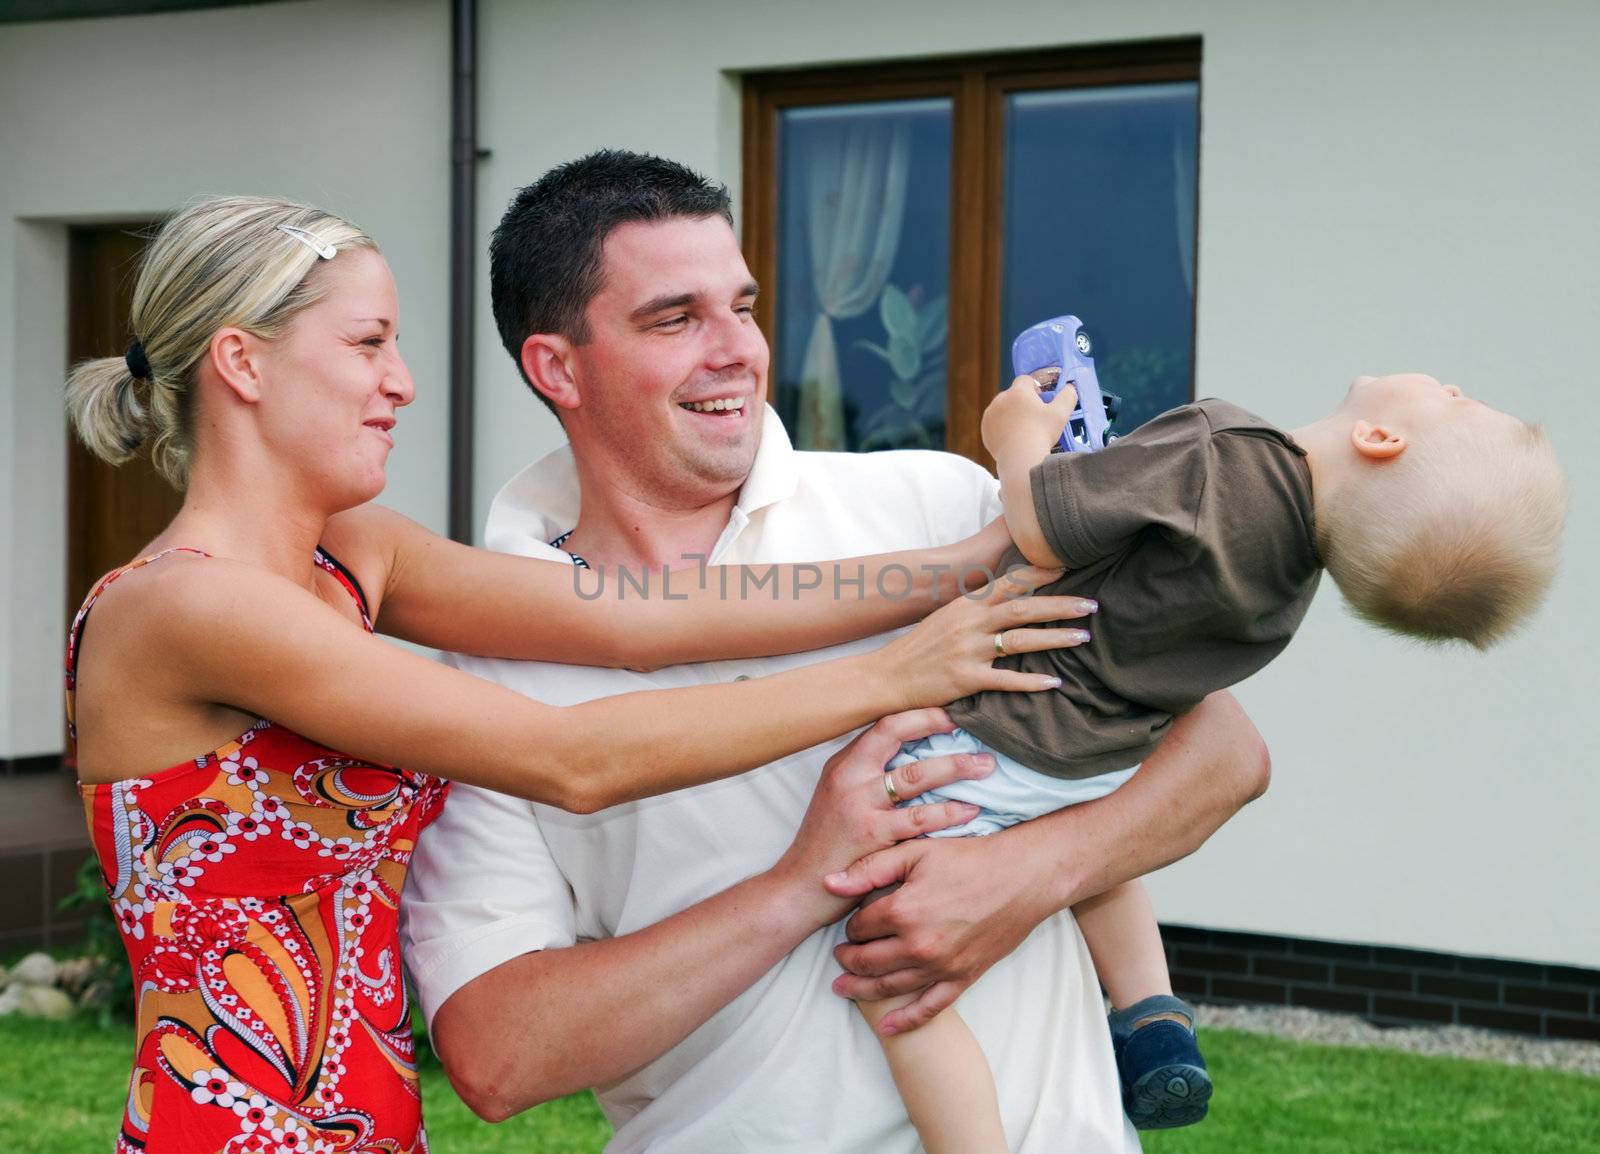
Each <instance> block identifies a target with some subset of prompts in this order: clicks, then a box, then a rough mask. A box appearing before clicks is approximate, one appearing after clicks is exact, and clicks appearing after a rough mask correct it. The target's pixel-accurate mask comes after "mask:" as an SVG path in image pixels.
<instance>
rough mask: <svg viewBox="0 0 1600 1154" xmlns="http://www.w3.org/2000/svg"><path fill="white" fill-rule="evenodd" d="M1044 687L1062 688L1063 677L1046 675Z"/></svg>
mask: <svg viewBox="0 0 1600 1154" xmlns="http://www.w3.org/2000/svg"><path fill="white" fill-rule="evenodd" d="M1044 687H1045V688H1046V689H1060V688H1061V678H1059V677H1046V678H1045V679H1044Z"/></svg>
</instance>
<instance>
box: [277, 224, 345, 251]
mask: <svg viewBox="0 0 1600 1154" xmlns="http://www.w3.org/2000/svg"><path fill="white" fill-rule="evenodd" d="M278 230H279V231H280V232H286V233H288V234H289V235H290V236H292V237H294V238H295V240H297V241H299V242H300V243H301V244H303V245H305V246H306V247H307V248H309V249H310V250H311V251H312V252H314V253H316V254H317V255H318V256H320V257H321V258H322V259H323V260H332V259H333V258H334V257H335V256H336V255H338V250H337V249H335V248H334V247H333V246H332V245H331V244H323V243H322V241H320V240H319V239H317V237H316V236H315V235H313V234H312V233H309V232H307V231H306V230H305V229H303V228H296V227H295V226H294V225H292V224H280V225H279V226H278Z"/></svg>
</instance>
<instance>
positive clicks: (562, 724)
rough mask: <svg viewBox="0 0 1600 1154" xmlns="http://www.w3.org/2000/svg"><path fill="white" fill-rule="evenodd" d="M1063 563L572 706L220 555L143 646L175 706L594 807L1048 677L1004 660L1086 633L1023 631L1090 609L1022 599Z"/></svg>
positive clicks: (154, 619)
mask: <svg viewBox="0 0 1600 1154" xmlns="http://www.w3.org/2000/svg"><path fill="white" fill-rule="evenodd" d="M1051 576H1052V574H1049V573H1046V572H1044V571H1039V570H1024V571H1022V572H1020V573H1018V574H1016V576H1015V579H1014V580H1013V581H1011V582H1010V583H1008V587H1007V588H1006V589H1005V590H1003V591H1002V590H996V591H995V592H993V593H992V594H991V595H990V596H989V597H988V598H987V599H986V600H984V601H982V602H979V601H974V600H972V599H969V598H965V597H963V598H959V599H958V600H957V601H956V602H954V603H952V604H950V605H947V606H945V607H944V608H943V609H941V610H939V611H938V612H937V613H935V614H934V615H933V616H932V617H931V618H930V619H929V620H928V621H926V622H923V623H922V624H921V625H919V626H918V627H917V628H916V629H913V630H912V631H911V632H909V633H907V634H905V635H903V636H901V637H898V638H896V639H895V640H894V641H892V642H890V643H889V644H888V645H887V646H884V647H883V648H882V649H878V650H875V651H873V652H871V653H867V654H862V655H860V656H855V657H848V658H843V659H839V660H836V661H830V662H823V663H817V664H814V665H809V666H806V667H804V668H801V669H796V670H792V671H789V672H786V673H782V674H778V675H775V676H771V677H760V678H755V679H752V680H749V681H745V682H739V683H730V684H726V685H708V686H695V687H691V688H685V689H673V690H661V691H655V692H649V693H630V694H623V695H620V696H617V697H609V698H604V699H602V700H599V701H592V702H587V703H585V704H582V705H575V706H571V707H568V708H564V709H558V708H554V707H552V706H548V705H543V704H541V703H539V702H537V701H532V700H529V699H528V698H525V697H523V696H521V695H520V694H517V693H513V692H512V691H510V690H508V689H505V688H502V687H500V686H497V685H493V684H490V683H488V682H485V681H481V680H479V679H477V678H474V677H470V676H468V675H466V674H464V673H461V672H459V671H457V670H454V669H449V668H447V667H445V666H443V665H440V664H439V663H437V662H434V661H429V660H427V659H425V658H422V657H419V656H417V655H415V654H412V653H410V652H407V651H405V650H403V649H400V648H399V647H397V646H394V645H391V644H389V643H388V642H385V641H383V640H382V639H380V638H377V637H374V636H372V635H370V634H367V633H365V632H363V631H362V630H360V629H359V628H357V627H355V626H353V625H352V623H351V622H350V621H348V620H347V619H346V618H344V617H343V616H341V615H340V614H339V613H338V612H337V611H336V610H335V609H333V608H331V607H329V606H328V605H326V604H324V603H323V602H322V601H321V600H319V599H318V598H317V597H316V596H314V595H313V594H311V593H309V592H308V591H306V590H305V589H302V588H301V587H299V586H298V585H295V584H294V583H293V582H290V581H287V580H285V579H283V578H281V577H278V576H275V575H273V574H271V573H267V572H265V571H264V570H260V569H256V568H254V567H252V566H249V565H244V564H240V563H237V562H232V561H224V560H220V559H209V558H208V559H200V558H193V559H184V560H182V561H180V562H179V563H177V564H173V565H171V566H170V567H168V568H167V571H166V572H165V573H163V574H161V575H160V577H161V580H162V588H161V590H160V597H159V598H158V599H157V598H152V599H151V601H150V603H149V605H148V607H147V608H146V610H145V611H144V613H143V614H142V617H141V620H143V621H144V622H146V623H147V624H146V626H145V627H144V628H141V629H140V630H139V634H140V637H139V643H140V644H141V645H143V646H145V647H146V651H147V652H148V655H149V664H148V668H149V669H150V675H149V676H150V679H151V680H153V681H155V682H156V684H148V683H147V685H146V690H147V692H152V693H155V694H157V695H158V696H159V697H163V698H165V699H167V700H169V701H172V702H174V703H178V704H184V703H187V704H192V705H194V706H196V707H203V706H208V705H216V704H221V705H226V706H229V707H232V708H234V709H238V710H242V711H244V712H247V713H251V714H255V715H258V716H262V717H268V718H271V719H272V720H273V721H275V722H278V723H279V724H282V725H285V726H288V727H289V728H291V729H293V730H295V731H296V732H299V733H303V734H304V735H306V736H307V737H309V738H311V739H312V740H314V741H318V742H321V743H323V744H325V745H328V746H330V747H332V748H334V749H338V750H340V751H342V752H344V753H347V754H350V755H352V756H354V757H359V758H362V759H364V760H371V761H376V762H381V763H385V764H391V765H403V766H406V767H407V768H411V769H417V770H422V771H424V772H428V773H433V774H438V775H440V776H443V777H448V778H453V779H457V780H462V781H468V782H471V783H473V784H474V785H481V786H485V787H487V788H489V789H495V790H499V791H501V792H503V793H509V794H513V795H516V796H518V797H525V798H528V799H530V800H534V801H541V802H545V803H547V804H550V805H556V806H560V807H561V808H563V809H568V810H572V811H574V812H592V811H594V810H597V809H603V808H605V807H607V806H612V805H617V804H619V803H621V802H624V801H630V800H633V799H636V798H641V797H648V796H651V795H653V794H658V793H666V792H669V791H671V790H675V789H682V788H684V787H686V786H690V785H697V784H700V783H702V782H706V781H711V780H714V779H716V778H720V777H726V776H729V775H732V774H735V773H740V772H743V771H744V770H747V769H753V768H755V767H756V766H759V765H764V764H766V763H767V762H770V761H773V760H775V759H777V758H779V757H783V756H785V755H787V754H790V753H793V752H795V751H796V750H800V749H804V748H806V747H807V746H811V745H815V744H817V743H818V742H820V741H824V740H826V739H827V738H830V737H834V736H836V735H838V734H840V733H843V732H845V731H847V730H850V729H853V728H855V727H857V726H859V725H863V724H866V723H867V722H870V721H873V720H875V719H876V718H878V717H881V716H883V715H885V714H889V713H895V712H898V711H900V710H903V709H908V708H914V707H918V706H926V705H937V704H943V703H944V702H946V701H951V700H954V699H955V698H958V697H962V696H965V695H966V694H969V693H974V692H977V691H980V690H984V689H1001V690H1007V689H1009V690H1023V691H1026V690H1038V689H1044V688H1049V687H1050V686H1049V682H1050V680H1051V679H1048V678H1046V677H1043V676H1040V675H1038V674H1025V673H1021V672H1019V671H1014V670H1004V669H995V668H993V667H992V666H991V665H990V661H991V659H992V658H993V656H994V646H993V634H994V633H995V632H997V631H999V630H1005V629H1010V630H1011V632H1010V633H1009V634H1008V635H1007V639H1006V647H1007V648H1008V649H1009V650H1010V651H1012V652H1022V651H1027V650H1030V649H1043V648H1051V647H1058V646H1062V645H1068V644H1073V643H1075V641H1076V638H1075V637H1074V636H1073V631H1072V630H1067V629H1060V628H1057V629H1025V628H1016V627H1017V626H1024V625H1028V624H1031V623H1035V622H1042V621H1055V620H1062V619H1066V618H1070V617H1074V616H1078V615H1080V614H1079V610H1080V609H1081V605H1080V603H1079V601H1078V599H1077V598H1068V597H1018V596H1017V593H1018V591H1024V590H1028V589H1031V588H1032V587H1035V586H1037V585H1039V584H1041V583H1043V582H1044V581H1046V580H1048V579H1050V577H1051ZM119 592H121V590H119ZM151 592H152V593H154V592H155V591H154V590H151ZM173 606H182V611H181V612H177V613H174V612H172V607H173ZM162 610H164V611H162Z"/></svg>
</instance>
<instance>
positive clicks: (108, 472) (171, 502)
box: [66, 225, 183, 621]
mask: <svg viewBox="0 0 1600 1154" xmlns="http://www.w3.org/2000/svg"><path fill="white" fill-rule="evenodd" d="M147 231H149V230H148V229H144V228H140V227H137V226H134V225H110V226H96V227H91V228H75V229H73V230H72V233H71V240H70V248H71V269H70V274H69V277H70V279H69V288H68V307H69V308H70V310H71V311H70V314H69V316H68V320H67V354H68V358H69V360H70V361H71V363H73V364H76V363H77V362H79V361H81V360H86V359H88V358H90V357H108V356H121V355H122V354H123V353H124V352H126V351H127V348H128V342H129V341H130V340H132V339H133V337H132V333H131V332H130V331H129V321H128V314H129V311H130V307H131V305H132V300H133V282H134V277H135V276H136V275H137V273H138V258H139V255H140V253H142V252H143V251H144V246H145V241H144V239H143V238H142V237H141V236H140V235H139V234H140V233H142V232H147ZM67 442H68V444H67V589H66V601H67V617H68V620H69V621H70V620H71V617H72V615H73V614H75V613H76V612H77V611H78V606H79V605H80V604H82V602H83V599H84V598H85V597H86V596H88V593H89V589H90V587H91V586H92V585H93V584H94V582H95V581H96V580H97V579H98V578H99V577H100V576H101V575H102V574H103V573H105V572H106V571H107V570H109V569H115V568H116V567H117V566H118V565H121V564H123V563H124V562H126V561H130V560H132V559H133V558H134V557H136V556H137V555H138V553H139V550H140V549H142V548H143V547H144V546H145V544H146V543H147V542H149V541H150V539H151V538H152V537H154V536H156V535H157V534H158V533H160V532H161V530H162V529H164V528H165V527H166V525H167V522H169V521H171V520H172V518H173V515H174V514H176V513H177V511H178V506H179V505H180V504H182V502H183V495H182V494H181V493H179V492H178V491H177V490H175V489H173V487H172V486H171V485H169V484H167V482H166V481H165V480H163V479H162V477H161V475H160V474H159V473H157V472H156V471H155V467H154V466H153V465H151V463H150V451H149V447H148V446H146V447H145V448H144V449H143V450H141V452H140V453H139V455H138V456H136V457H135V458H134V459H133V460H131V461H128V462H127V463H126V464H123V465H119V466H111V465H108V464H106V463H105V462H104V461H101V460H100V459H99V458H97V457H95V456H93V455H91V454H90V453H89V452H88V451H87V450H86V449H84V447H83V446H82V445H81V444H79V443H78V438H77V436H76V435H75V434H74V433H73V432H72V430H71V428H70V427H69V428H68V429H67Z"/></svg>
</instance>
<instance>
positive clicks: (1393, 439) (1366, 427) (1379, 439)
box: [1350, 421, 1406, 461]
mask: <svg viewBox="0 0 1600 1154" xmlns="http://www.w3.org/2000/svg"><path fill="white" fill-rule="evenodd" d="M1350 444H1351V445H1352V446H1354V448H1355V451H1356V453H1357V454H1358V455H1360V456H1362V457H1365V458H1366V459H1367V460H1369V461H1387V460H1389V459H1391V458H1393V457H1398V456H1399V455H1400V454H1401V453H1403V452H1405V451H1406V439H1405V436H1404V435H1403V434H1402V433H1400V432H1399V431H1397V430H1395V429H1391V428H1390V427H1389V426H1387V425H1374V424H1373V423H1372V422H1371V421H1357V422H1356V423H1355V427H1354V428H1352V429H1351V430H1350Z"/></svg>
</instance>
